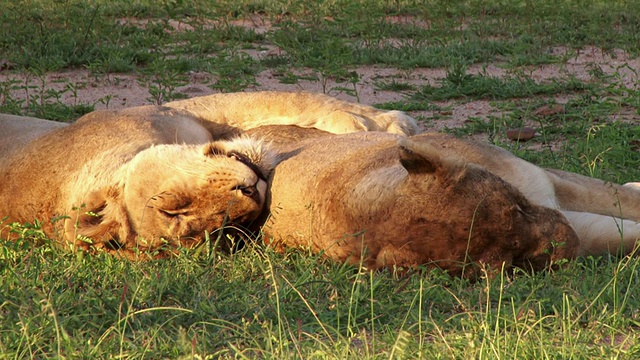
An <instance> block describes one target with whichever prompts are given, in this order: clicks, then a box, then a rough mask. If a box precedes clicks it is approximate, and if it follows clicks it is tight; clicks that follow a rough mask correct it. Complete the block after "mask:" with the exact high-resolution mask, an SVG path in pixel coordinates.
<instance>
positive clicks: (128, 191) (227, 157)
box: [123, 144, 267, 249]
mask: <svg viewBox="0 0 640 360" xmlns="http://www.w3.org/2000/svg"><path fill="white" fill-rule="evenodd" d="M266 188H267V184H266V182H265V180H264V177H263V176H262V175H261V174H260V169H258V168H256V167H255V166H254V165H253V164H252V163H251V162H250V161H249V160H248V159H247V157H246V156H244V155H242V154H240V153H237V152H226V151H225V150H222V149H219V148H216V147H215V146H213V145H211V144H210V145H205V146H186V145H161V146H155V147H152V148H150V149H147V150H144V151H143V152H141V153H139V154H138V155H137V156H136V157H135V158H134V159H133V160H132V161H131V167H130V169H129V171H128V174H127V176H126V180H125V184H124V192H123V200H124V205H125V207H126V209H127V212H128V216H129V221H130V223H131V228H132V229H133V231H134V232H135V233H136V234H137V239H136V246H137V247H138V248H142V249H144V248H149V249H153V248H156V247H158V246H160V245H162V244H163V243H165V242H168V243H169V244H170V245H172V246H178V245H182V246H193V245H195V244H198V243H199V242H201V241H202V240H203V238H204V236H205V232H213V231H215V230H216V229H220V228H222V227H224V226H225V225H231V224H246V223H248V222H250V221H251V220H253V219H254V218H256V217H257V216H258V214H259V213H260V211H261V209H262V206H263V205H264V199H265V193H266Z"/></svg>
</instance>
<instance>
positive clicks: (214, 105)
mask: <svg viewBox="0 0 640 360" xmlns="http://www.w3.org/2000/svg"><path fill="white" fill-rule="evenodd" d="M183 109H187V110H183ZM325 110H326V111H325ZM265 121H266V122H269V123H275V124H291V123H296V124H302V125H306V126H314V127H317V128H321V129H325V130H328V131H332V132H337V133H340V132H353V131H361V130H384V131H391V132H397V133H402V134H412V133H415V132H416V130H417V126H416V124H415V122H414V121H413V119H411V118H410V117H408V116H406V115H404V114H403V113H401V112H397V111H381V110H376V109H373V108H371V107H368V106H363V105H359V104H351V103H346V102H343V101H339V100H337V99H334V98H331V97H329V96H324V95H319V94H308V93H271V92H262V93H253V94H244V93H242V94H219V95H213V96H207V97H202V98H198V99H190V100H184V101H178V102H174V103H170V104H167V105H166V106H164V107H158V106H143V107H138V108H132V109H126V110H122V111H98V112H94V113H90V114H87V115H86V116H84V117H82V118H80V119H79V120H78V121H77V122H75V123H74V124H72V125H70V126H67V125H66V124H62V123H56V122H51V121H46V120H39V119H27V118H23V117H17V116H10V115H1V116H0V181H1V183H2V189H1V191H0V219H3V218H4V222H3V223H4V224H11V223H14V222H17V223H27V222H33V221H34V220H35V219H38V220H41V221H42V224H43V229H44V231H45V233H46V234H47V235H49V236H51V237H53V238H56V239H63V240H65V241H66V242H68V243H70V244H73V245H74V246H76V247H79V248H82V249H90V248H93V249H104V250H106V251H109V252H117V253H119V254H121V255H123V256H126V257H130V258H136V257H137V256H138V253H139V252H144V253H153V252H154V251H156V250H158V249H160V248H168V249H171V248H174V247H176V246H192V245H194V244H198V243H200V242H201V241H202V239H203V238H204V236H205V232H206V231H208V232H212V231H214V230H216V229H219V228H221V227H222V226H223V225H225V224H228V225H247V224H249V223H250V222H251V221H252V220H253V219H254V218H255V217H256V216H258V214H259V213H260V211H261V210H262V208H263V204H264V198H265V191H266V186H267V185H266V182H265V180H266V178H265V176H267V175H268V173H269V171H270V170H271V168H272V167H273V166H274V160H275V159H274V158H273V157H272V156H271V155H270V153H269V151H268V150H266V148H265V147H264V146H263V145H262V143H261V142H260V141H253V140H249V139H246V138H237V139H234V140H230V141H215V140H217V139H220V138H226V137H230V136H231V135H234V134H238V133H240V132H241V130H242V129H248V128H252V127H255V126H259V125H260V124H261V122H265ZM5 217H6V218H5ZM52 219H57V221H53V222H52V221H51V220H52ZM6 231H7V230H6V227H5V229H4V234H3V233H0V236H2V237H7V236H8V235H7V234H6ZM9 235H10V234H9Z"/></svg>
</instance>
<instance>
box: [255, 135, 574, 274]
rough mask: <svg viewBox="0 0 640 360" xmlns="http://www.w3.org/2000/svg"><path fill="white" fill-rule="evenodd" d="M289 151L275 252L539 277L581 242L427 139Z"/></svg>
mask: <svg viewBox="0 0 640 360" xmlns="http://www.w3.org/2000/svg"><path fill="white" fill-rule="evenodd" d="M287 131H289V130H288V129H286V128H282V129H280V133H281V134H282V133H286V132H287ZM292 131H295V132H300V131H301V130H300V129H292ZM254 133H258V132H257V131H256V132H254ZM283 148H286V149H287V154H288V155H287V157H286V158H285V159H283V161H281V162H280V163H279V164H278V166H277V168H276V169H275V171H274V172H273V175H272V177H271V179H270V190H269V199H268V200H267V203H268V205H267V206H268V207H269V209H270V213H271V215H270V218H269V219H268V221H267V222H266V224H265V226H264V228H263V230H264V233H265V234H266V235H265V242H267V243H269V244H272V245H274V246H276V248H278V249H282V248H283V247H303V248H309V249H311V250H312V251H313V252H315V253H322V254H323V255H324V256H327V257H329V258H331V259H334V260H337V261H340V262H349V263H353V264H358V263H362V264H364V265H365V266H367V267H368V268H370V269H377V268H385V267H386V268H404V269H407V268H414V267H417V266H420V265H427V266H437V267H440V268H442V269H446V270H448V271H450V272H451V273H453V274H464V275H466V276H471V277H473V276H475V275H477V274H478V265H481V264H485V265H489V267H490V268H493V269H500V267H501V266H502V264H505V265H506V266H507V267H509V266H511V265H517V266H523V267H527V268H533V269H542V268H544V267H545V266H547V265H548V264H550V263H551V262H553V261H554V260H557V259H562V258H571V257H573V256H574V254H575V250H576V246H577V244H578V237H577V235H576V233H575V231H574V230H573V229H572V228H571V226H570V224H569V223H568V221H567V220H566V219H565V218H564V216H563V215H562V214H561V213H560V212H558V211H556V210H553V209H548V208H544V207H541V206H536V205H534V204H531V203H530V202H529V201H528V200H527V199H526V198H525V197H524V196H523V195H522V194H521V193H520V192H519V191H518V190H517V189H516V188H514V187H513V186H512V185H510V184H508V183H506V182H505V181H503V180H502V179H501V178H499V177H498V176H496V175H494V174H492V173H490V172H489V171H487V170H485V169H483V168H481V167H479V166H476V165H473V164H468V163H466V162H464V161H463V159H458V158H455V157H449V156H444V155H443V154H442V152H441V151H438V150H437V149H436V148H434V147H433V146H431V145H430V144H429V143H428V141H425V140H423V139H420V138H417V139H411V138H409V139H406V138H400V137H397V136H393V135H389V134H383V133H359V134H347V135H339V136H326V137H316V138H311V139H310V140H307V141H304V142H302V143H301V144H299V145H297V149H295V150H292V148H291V147H288V148H287V147H284V146H283ZM301 224H302V225H301Z"/></svg>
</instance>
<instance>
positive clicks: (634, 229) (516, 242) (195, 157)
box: [0, 92, 640, 275]
mask: <svg viewBox="0 0 640 360" xmlns="http://www.w3.org/2000/svg"><path fill="white" fill-rule="evenodd" d="M167 105H168V106H166V107H155V106H146V107H139V108H132V109H127V110H122V111H103V112H95V113H92V114H88V115H87V116H85V117H83V118H82V119H80V120H78V122H76V123H75V124H73V125H71V126H68V127H66V126H64V125H60V124H57V123H51V122H46V121H42V120H36V119H24V118H20V117H15V116H0V144H2V145H0V150H1V151H2V152H3V153H2V154H1V156H0V181H2V184H3V186H2V188H1V191H0V214H2V215H7V216H8V220H7V221H6V222H12V221H17V222H30V221H33V219H40V220H43V221H44V224H45V231H46V232H47V233H48V234H51V235H52V236H53V235H59V237H60V238H62V239H65V240H66V241H68V242H70V243H72V244H75V245H76V246H78V247H81V248H89V247H93V248H105V249H107V250H109V251H118V252H120V253H125V254H128V253H127V252H130V253H133V254H135V252H136V251H137V250H140V249H142V250H154V249H157V248H158V247H160V246H161V245H163V244H164V243H169V245H171V246H170V247H175V246H191V245H193V244H197V243H199V242H200V241H201V239H202V236H203V235H202V234H203V233H204V232H205V231H213V230H215V229H217V228H219V227H221V226H223V224H224V221H225V220H229V221H231V222H236V223H241V224H246V223H248V222H250V221H252V219H254V218H255V217H256V216H257V214H258V212H259V211H260V209H261V207H262V204H263V198H264V196H265V189H264V185H265V184H264V182H261V180H260V179H259V178H260V175H261V174H264V175H265V176H268V173H269V170H270V169H271V168H272V167H273V166H274V165H275V163H276V160H275V159H274V158H273V157H272V155H273V154H271V152H269V151H267V150H265V149H264V147H263V146H262V145H261V144H260V142H256V141H254V140H248V139H238V140H234V141H231V142H211V141H213V140H217V139H219V138H227V137H231V136H234V135H237V134H239V133H241V132H242V131H243V130H248V129H252V130H249V131H248V132H249V133H251V134H253V135H254V136H257V137H260V138H265V139H268V140H269V141H272V144H271V146H272V147H273V148H274V149H275V151H276V152H277V153H278V154H277V155H278V157H279V160H278V161H280V163H279V164H278V166H277V168H276V170H275V171H274V172H273V174H272V176H271V177H270V182H271V190H270V196H268V199H269V207H268V209H267V210H268V211H270V215H269V219H268V222H267V223H266V225H265V227H264V230H265V232H267V234H268V235H269V236H268V237H267V241H268V242H273V243H274V244H277V245H278V246H281V245H283V246H303V247H309V248H311V249H312V250H313V251H315V252H322V253H324V254H325V255H326V256H328V257H330V258H333V259H336V260H339V261H348V262H351V263H356V262H360V261H362V262H363V263H364V264H365V265H366V266H368V267H370V268H380V267H403V268H406V267H414V266H417V265H420V264H430V265H432V266H439V267H442V268H444V269H447V270H450V271H451V272H453V273H461V274H466V275H475V274H477V268H478V267H477V266H475V265H481V264H487V265H490V266H491V267H492V268H500V267H501V266H502V264H506V265H522V266H526V267H531V268H534V269H539V268H542V267H544V266H546V265H548V264H549V262H550V261H553V260H555V259H561V258H571V257H573V256H575V255H582V254H597V253H602V252H620V251H623V252H625V253H628V252H629V251H630V250H631V249H632V248H633V247H634V246H635V242H636V240H637V239H638V237H640V224H639V223H638V221H640V205H638V204H639V203H640V191H639V190H638V184H630V185H629V186H620V185H615V184H608V183H605V182H602V181H599V180H596V179H589V178H586V177H583V176H579V175H575V174H569V173H564V172H561V171H554V170H544V169H540V168H538V167H536V166H534V165H533V164H530V163H528V162H526V161H523V160H521V159H518V158H517V157H515V156H513V155H512V154H510V153H508V152H507V151H505V150H502V149H499V148H496V147H493V146H490V145H486V144H480V143H475V142H472V141H463V140H459V139H455V138H452V137H449V136H446V135H442V134H420V135H417V136H414V137H411V138H409V139H406V138H402V137H400V136H397V135H391V134H384V133H360V134H346V135H331V134H328V133H325V132H323V131H320V130H316V129H303V128H300V127H295V126H286V127H283V126H271V127H260V126H261V125H264V124H270V123H275V124H298V125H301V126H303V127H318V128H320V129H324V130H330V131H331V132H334V133H343V132H353V131H360V130H381V131H387V132H390V133H398V134H402V135H410V134H413V133H415V132H416V131H417V127H416V125H415V122H414V121H413V120H412V119H411V118H409V117H408V116H406V115H404V114H402V113H400V112H393V111H392V112H385V111H381V110H376V109H373V108H371V107H368V106H364V105H359V104H352V103H347V102H344V101H339V100H336V99H333V98H330V97H327V96H324V95H319V94H309V93H274V92H264V93H251V94H245V93H239V94H218V95H212V96H207V97H202V98H197V99H189V100H184V101H178V102H174V103H169V104H167ZM305 139H307V140H305ZM264 214H265V213H263V216H265V215H264ZM65 215H68V216H69V218H68V219H66V220H64V221H62V222H58V223H53V224H52V223H51V222H50V221H49V220H50V219H52V218H56V217H58V216H65ZM261 220H264V219H261ZM6 222H5V223H6ZM61 224H62V225H61ZM89 238H91V242H92V244H91V245H90V244H89V243H88V242H87V241H88V239H89ZM468 265H472V266H468Z"/></svg>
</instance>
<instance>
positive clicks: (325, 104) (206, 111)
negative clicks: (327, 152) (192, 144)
mask: <svg viewBox="0 0 640 360" xmlns="http://www.w3.org/2000/svg"><path fill="white" fill-rule="evenodd" d="M165 106H167V107H170V108H174V109H183V110H186V111H188V112H190V113H192V114H194V115H195V116H196V117H198V118H201V119H203V120H205V121H207V122H209V123H217V124H225V125H228V126H231V127H235V128H239V129H244V130H247V129H253V128H256V127H259V126H264V125H297V126H300V127H304V128H316V129H320V130H324V131H327V132H330V133H333V134H344V133H350V132H355V131H385V132H390V133H394V134H401V135H413V134H416V133H417V132H418V126H417V125H416V122H415V120H413V119H412V118H411V117H409V116H407V115H405V114H404V113H402V112H400V111H384V110H378V109H375V108H373V107H371V106H367V105H360V104H355V103H349V102H346V101H342V100H338V99H336V98H333V97H330V96H327V95H324V94H318V93H308V92H275V91H273V92H272V91H264V92H255V93H229V94H214V95H209V96H202V97H197V98H192V99H187V100H180V101H174V102H170V103H167V104H165Z"/></svg>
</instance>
